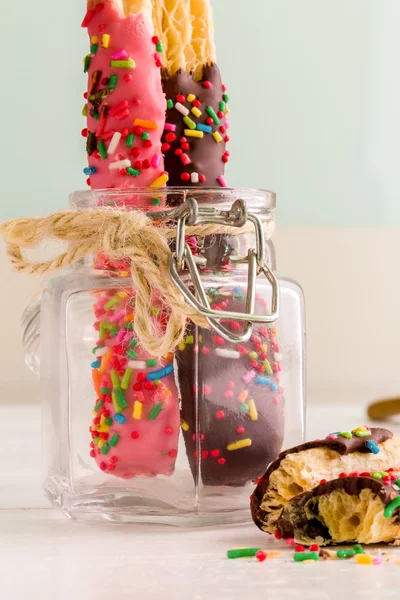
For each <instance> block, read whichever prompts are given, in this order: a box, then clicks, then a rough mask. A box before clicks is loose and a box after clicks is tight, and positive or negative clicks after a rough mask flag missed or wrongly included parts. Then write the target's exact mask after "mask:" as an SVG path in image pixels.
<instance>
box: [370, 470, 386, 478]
mask: <svg viewBox="0 0 400 600" xmlns="http://www.w3.org/2000/svg"><path fill="white" fill-rule="evenodd" d="M371 477H373V478H374V479H383V477H382V473H379V471H372V473H371Z"/></svg>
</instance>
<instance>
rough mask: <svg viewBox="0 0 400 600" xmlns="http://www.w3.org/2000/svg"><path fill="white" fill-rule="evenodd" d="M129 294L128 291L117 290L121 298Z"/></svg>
mask: <svg viewBox="0 0 400 600" xmlns="http://www.w3.org/2000/svg"><path fill="white" fill-rule="evenodd" d="M127 295H128V292H117V296H119V297H120V298H126V297H127Z"/></svg>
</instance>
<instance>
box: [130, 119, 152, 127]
mask: <svg viewBox="0 0 400 600" xmlns="http://www.w3.org/2000/svg"><path fill="white" fill-rule="evenodd" d="M133 125H134V126H135V127H144V128H145V129H157V127H158V123H156V122H155V121H146V119H135V120H134V121H133Z"/></svg>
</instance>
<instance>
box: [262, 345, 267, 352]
mask: <svg viewBox="0 0 400 600" xmlns="http://www.w3.org/2000/svg"><path fill="white" fill-rule="evenodd" d="M261 350H262V351H263V352H267V350H268V346H267V344H261Z"/></svg>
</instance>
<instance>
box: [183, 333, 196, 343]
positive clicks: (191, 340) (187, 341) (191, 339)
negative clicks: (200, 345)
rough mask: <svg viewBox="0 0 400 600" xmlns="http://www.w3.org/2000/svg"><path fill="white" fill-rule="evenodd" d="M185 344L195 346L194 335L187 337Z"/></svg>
mask: <svg viewBox="0 0 400 600" xmlns="http://www.w3.org/2000/svg"><path fill="white" fill-rule="evenodd" d="M185 344H194V337H193V336H192V335H187V336H186V337H185Z"/></svg>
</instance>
